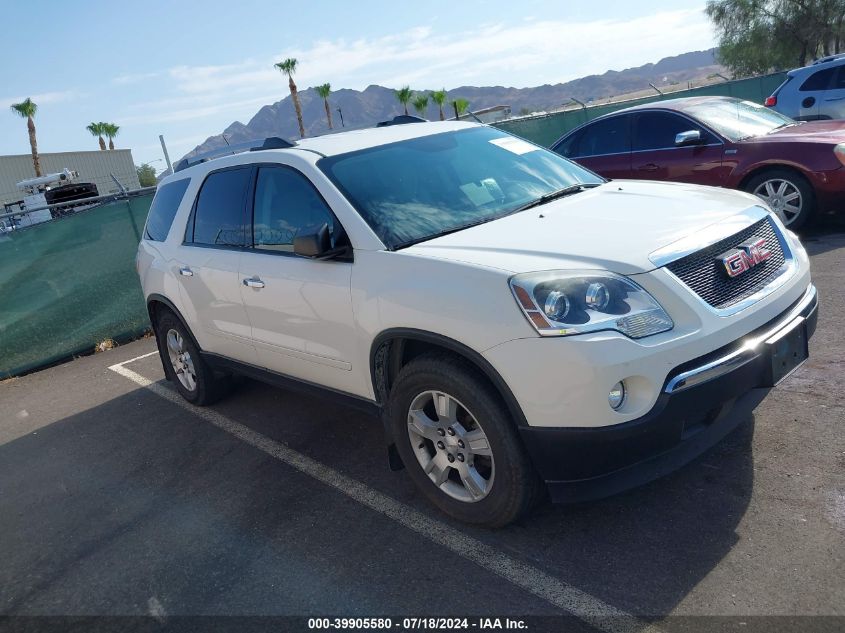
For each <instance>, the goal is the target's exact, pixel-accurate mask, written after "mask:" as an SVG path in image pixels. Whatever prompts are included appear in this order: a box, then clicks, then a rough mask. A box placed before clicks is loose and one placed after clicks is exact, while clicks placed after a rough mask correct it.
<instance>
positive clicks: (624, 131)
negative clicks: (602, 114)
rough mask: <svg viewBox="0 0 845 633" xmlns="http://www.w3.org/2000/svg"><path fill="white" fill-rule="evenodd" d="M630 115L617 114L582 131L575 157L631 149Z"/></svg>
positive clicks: (618, 152)
mask: <svg viewBox="0 0 845 633" xmlns="http://www.w3.org/2000/svg"><path fill="white" fill-rule="evenodd" d="M630 120H631V119H630V117H628V116H615V117H611V118H609V119H602V120H601V121H596V122H595V123H592V124H591V125H590V126H589V127H587V128H585V129H584V131H583V132H582V133H581V138H580V139H579V142H578V147H577V148H574V149H575V150H576V151H575V153H573V154H572V156H573V157H579V156H598V155H600V154H620V153H623V152H629V151H631V134H630Z"/></svg>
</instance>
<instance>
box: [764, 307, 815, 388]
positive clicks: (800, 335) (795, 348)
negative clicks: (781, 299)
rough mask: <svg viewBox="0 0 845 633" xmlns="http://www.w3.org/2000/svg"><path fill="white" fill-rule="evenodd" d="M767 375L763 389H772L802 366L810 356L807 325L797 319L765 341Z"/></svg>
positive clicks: (800, 319) (800, 318)
mask: <svg viewBox="0 0 845 633" xmlns="http://www.w3.org/2000/svg"><path fill="white" fill-rule="evenodd" d="M764 345H765V346H766V355H767V357H768V361H769V362H768V363H767V364H766V367H767V372H766V373H767V375H766V377H765V379H764V381H763V382H764V384H763V385H762V386H763V387H774V386H775V385H777V384H778V383H780V382H782V381H783V380H784V379H785V378H786V377H787V376H789V375H790V374H791V373H792V372H794V371H795V370H796V369H798V368H799V367H800V366H801V365H803V364H804V361H806V360H807V358H808V357H809V355H810V350H809V346H808V343H807V324H806V322H805V320H804V317H797V318H796V319H795V320H794V321H792V322H791V323H790V324H789V325H788V326H787V327H785V328H783V329H782V330H781V331H780V332H778V333H777V334H775V335H774V336H772V337H771V338H769V339H768V340H766V342H765V343H764Z"/></svg>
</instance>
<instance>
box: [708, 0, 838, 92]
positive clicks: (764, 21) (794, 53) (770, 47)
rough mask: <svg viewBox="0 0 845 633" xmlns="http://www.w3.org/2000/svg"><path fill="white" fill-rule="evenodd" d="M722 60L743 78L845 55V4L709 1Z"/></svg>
mask: <svg viewBox="0 0 845 633" xmlns="http://www.w3.org/2000/svg"><path fill="white" fill-rule="evenodd" d="M705 11H706V13H707V15H708V17H709V18H710V20H711V21H712V22H713V25H714V26H715V28H716V34H717V37H718V39H719V52H718V58H719V61H720V62H721V63H722V64H724V65H725V66H727V67H728V68H730V69H731V71H733V73H734V74H736V75H740V76H745V75H754V74H761V73H766V72H769V71H771V70H782V69H786V68H792V67H794V66H806V65H807V64H808V63H809V62H810V61H812V60H813V59H815V58H816V57H819V56H822V55H832V54H836V53H840V52H843V51H845V0H708V2H707V7H706V9H705Z"/></svg>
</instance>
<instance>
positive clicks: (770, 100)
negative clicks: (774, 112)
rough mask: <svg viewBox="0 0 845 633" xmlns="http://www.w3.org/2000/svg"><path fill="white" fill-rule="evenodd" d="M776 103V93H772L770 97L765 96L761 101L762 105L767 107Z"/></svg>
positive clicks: (772, 106) (771, 106)
mask: <svg viewBox="0 0 845 633" xmlns="http://www.w3.org/2000/svg"><path fill="white" fill-rule="evenodd" d="M777 104H778V98H777V95H772V96H771V97H766V101H765V102H764V103H763V105H764V106H766V107H767V108H774V107H775V106H776V105H777Z"/></svg>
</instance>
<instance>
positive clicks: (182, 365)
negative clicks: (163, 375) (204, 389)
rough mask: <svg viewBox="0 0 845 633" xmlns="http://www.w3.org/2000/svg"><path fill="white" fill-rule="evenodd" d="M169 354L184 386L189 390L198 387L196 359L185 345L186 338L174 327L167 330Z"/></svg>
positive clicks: (174, 369) (171, 362) (177, 375)
mask: <svg viewBox="0 0 845 633" xmlns="http://www.w3.org/2000/svg"><path fill="white" fill-rule="evenodd" d="M167 355H168V356H169V357H170V364H171V365H172V366H173V371H174V372H175V373H176V377H177V378H178V379H179V382H180V383H182V386H183V387H184V388H185V389H187V390H188V391H193V390H194V389H196V388H197V373H196V370H195V369H194V360H193V359H192V358H191V353H190V352H189V351H188V350H187V348H186V347H185V339H184V338H183V337H182V335H181V334H180V333H179V332H177V331H176V330H174V329H170V330H168V331H167Z"/></svg>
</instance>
